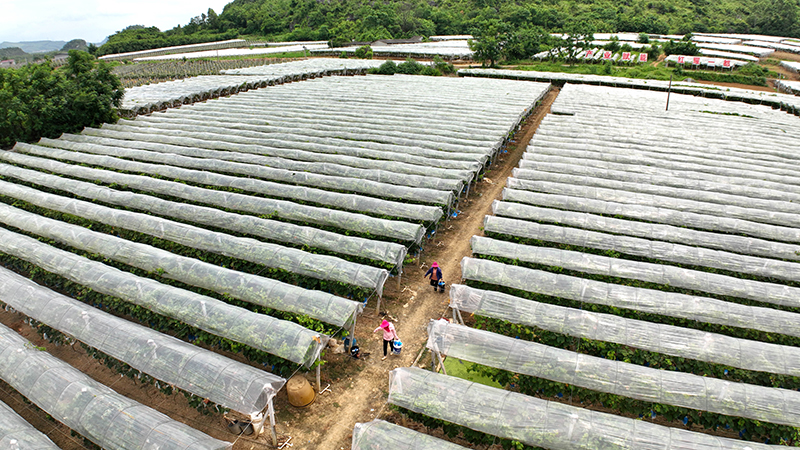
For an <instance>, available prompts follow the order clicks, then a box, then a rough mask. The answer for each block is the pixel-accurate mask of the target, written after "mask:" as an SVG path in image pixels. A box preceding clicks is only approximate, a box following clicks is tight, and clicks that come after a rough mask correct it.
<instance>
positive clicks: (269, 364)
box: [0, 253, 297, 376]
mask: <svg viewBox="0 0 800 450" xmlns="http://www.w3.org/2000/svg"><path fill="white" fill-rule="evenodd" d="M0 264H1V265H3V266H4V267H7V268H8V269H10V270H13V271H14V272H17V273H19V274H22V275H24V276H27V277H28V278H29V279H31V280H33V281H34V282H36V283H38V284H40V285H42V286H46V287H48V288H49V289H52V290H54V291H57V292H60V293H62V294H64V295H68V296H70V297H72V298H75V299H76V300H79V301H81V302H83V303H86V304H88V305H90V306H93V307H95V308H98V309H101V310H105V311H107V312H109V313H111V314H114V315H116V316H118V317H123V318H127V319H129V320H131V319H132V321H134V322H136V323H139V324H141V325H144V326H147V327H150V328H152V329H154V330H156V331H160V332H162V333H166V334H170V335H172V336H174V337H176V338H178V339H182V340H184V341H187V342H190V343H196V344H200V343H202V344H204V345H206V346H207V347H209V348H216V349H218V350H219V351H222V352H232V353H241V354H242V355H243V356H244V357H245V358H246V359H247V360H248V361H250V362H252V363H256V364H261V365H262V366H263V367H265V368H266V370H267V371H268V372H271V373H274V374H276V375H278V376H288V375H291V374H292V373H293V372H294V370H295V369H296V368H297V364H295V363H293V362H291V361H287V360H285V359H283V358H280V357H278V356H275V355H271V354H269V353H267V352H264V351H261V350H258V349H255V348H253V347H250V346H248V345H245V344H241V343H238V342H234V341H232V340H230V339H226V338H222V337H219V336H216V335H213V334H211V333H208V332H205V331H203V330H200V329H198V328H195V327H192V326H190V325H187V324H185V323H183V322H181V321H178V320H175V319H171V318H169V317H166V316H163V315H161V314H157V313H154V312H152V311H150V310H148V309H146V308H144V307H142V306H138V305H134V304H132V303H128V302H126V301H124V300H122V299H119V298H117V297H112V296H109V295H104V294H101V293H99V292H96V291H94V290H92V289H89V288H87V287H85V286H82V285H80V284H78V283H74V282H72V281H70V280H68V279H66V278H64V277H62V276H60V275H56V274H54V273H51V272H47V271H45V270H44V269H42V268H41V267H38V266H36V265H33V264H31V263H28V262H27V261H24V260H22V259H19V258H16V257H13V256H10V255H7V254H5V253H0ZM256 312H257V311H256Z"/></svg>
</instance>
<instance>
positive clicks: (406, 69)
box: [397, 58, 426, 75]
mask: <svg viewBox="0 0 800 450" xmlns="http://www.w3.org/2000/svg"><path fill="white" fill-rule="evenodd" d="M425 68H426V66H424V65H422V64H420V63H418V62H417V61H415V60H413V59H411V58H408V59H407V60H406V61H405V62H403V63H401V64H398V65H397V73H402V74H405V75H419V74H421V73H422V72H423V71H424V70H425Z"/></svg>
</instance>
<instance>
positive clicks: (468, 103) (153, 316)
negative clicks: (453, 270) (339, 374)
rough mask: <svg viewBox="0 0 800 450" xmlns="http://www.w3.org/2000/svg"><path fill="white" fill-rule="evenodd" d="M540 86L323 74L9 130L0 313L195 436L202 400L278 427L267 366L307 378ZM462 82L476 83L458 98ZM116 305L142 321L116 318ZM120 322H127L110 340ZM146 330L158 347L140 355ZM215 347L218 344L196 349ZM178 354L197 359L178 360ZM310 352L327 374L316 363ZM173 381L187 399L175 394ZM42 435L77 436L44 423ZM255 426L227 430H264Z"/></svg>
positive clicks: (213, 427)
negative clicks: (70, 128) (73, 122)
mask: <svg viewBox="0 0 800 450" xmlns="http://www.w3.org/2000/svg"><path fill="white" fill-rule="evenodd" d="M548 89H549V85H546V84H535V83H527V82H509V81H492V80H489V81H488V82H487V81H485V80H466V79H457V78H441V77H439V78H428V77H404V76H396V77H382V76H368V77H326V78H322V79H317V80H313V81H311V80H309V81H305V82H302V83H292V84H287V85H282V86H274V87H271V88H266V89H260V90H257V91H250V92H248V93H247V94H239V95H238V96H233V97H229V98H225V99H219V100H214V101H209V102H207V103H202V104H196V105H193V106H191V107H184V108H181V109H173V110H169V111H168V112H166V113H160V114H154V115H151V116H147V117H140V118H138V119H136V120H131V121H121V122H120V123H118V124H116V125H106V126H104V127H103V128H101V129H87V130H84V132H83V133H82V134H80V135H65V136H62V137H61V138H59V139H47V140H42V141H40V142H38V143H37V144H33V145H29V144H19V145H18V146H17V147H16V148H15V149H14V150H13V151H9V152H4V153H3V154H2V155H0V157H2V159H3V163H2V164H0V165H1V166H2V169H0V171H2V175H0V176H2V179H1V180H0V184H1V185H2V188H1V189H2V191H3V192H2V194H0V195H1V196H2V200H3V201H2V204H0V207H2V209H3V213H2V214H0V216H2V217H3V219H2V221H3V224H2V229H0V232H1V233H2V234H3V237H4V239H3V241H4V242H5V243H6V244H7V245H4V246H3V247H2V249H0V252H2V257H3V266H4V267H5V269H3V273H2V274H1V275H2V276H3V280H4V283H3V287H4V291H3V292H2V297H0V300H2V301H3V303H4V304H5V305H6V312H5V314H3V323H5V324H6V325H8V326H10V327H11V328H12V329H13V330H14V331H16V332H21V333H22V334H24V335H25V337H28V338H30V339H31V340H32V341H33V344H24V343H23V344H20V345H22V346H23V347H26V348H28V347H31V348H34V347H35V348H37V349H46V350H48V351H49V352H52V353H53V354H55V355H58V356H59V357H62V358H66V359H68V360H73V359H74V360H75V361H76V363H79V366H80V367H81V371H83V372H85V373H90V374H93V375H95V376H96V377H97V378H100V379H102V380H103V381H104V383H103V384H106V385H111V386H112V387H116V388H118V389H121V392H122V393H124V394H125V395H129V396H132V397H134V398H135V399H138V400H139V401H140V402H141V403H144V404H145V405H148V406H153V407H160V408H162V412H164V413H166V414H168V415H170V416H173V417H175V418H176V419H177V420H178V421H180V422H184V423H189V424H190V425H192V426H194V427H195V428H199V429H201V430H202V431H203V432H205V433H208V434H209V435H211V436H212V437H213V438H214V439H218V440H219V439H221V440H227V441H232V440H233V437H232V436H231V435H230V434H228V433H227V432H226V431H225V421H224V420H223V419H222V416H221V415H219V414H218V413H215V411H216V410H220V409H229V410H230V411H229V413H228V414H229V417H239V418H241V417H242V416H244V417H248V415H250V416H252V415H253V414H256V415H257V414H258V412H259V411H261V412H262V413H265V414H267V416H271V415H272V414H273V413H275V414H276V415H277V421H276V422H277V423H276V425H277V431H278V434H279V435H280V436H277V435H276V436H275V437H276V438H278V437H280V438H283V437H284V435H288V434H289V433H292V428H291V427H290V426H288V425H286V424H285V423H280V420H281V418H282V417H284V416H285V415H286V414H288V412H287V410H288V409H290V408H291V407H288V406H287V405H286V404H285V403H284V400H283V399H281V398H278V399H277V400H276V399H275V395H276V392H278V391H280V389H281V386H282V384H283V383H284V382H285V380H286V379H288V378H289V377H290V376H291V375H292V374H294V373H295V372H296V371H297V370H298V369H301V368H302V370H303V371H307V370H310V373H309V375H308V377H309V379H311V380H312V382H313V380H314V378H315V375H314V367H315V366H317V365H318V364H319V362H318V358H319V357H320V353H321V351H322V349H323V347H324V346H325V344H327V342H328V337H329V336H334V335H336V336H341V334H342V333H345V334H346V333H350V334H352V333H353V331H354V330H355V335H356V336H357V337H358V338H360V339H364V338H368V336H369V335H368V333H367V332H364V329H365V327H366V328H369V326H371V325H372V324H371V323H370V324H369V325H366V326H365V325H362V324H359V317H361V316H362V315H363V311H364V308H365V306H366V307H367V308H368V309H371V310H373V312H372V313H371V314H372V317H375V316H376V314H375V311H374V310H375V309H379V310H381V311H383V310H386V308H387V307H388V308H391V309H394V308H395V307H396V306H397V305H396V304H395V302H394V301H392V302H390V303H389V304H388V305H385V306H384V307H383V308H379V302H380V301H381V298H382V297H383V293H384V291H385V290H386V289H387V285H389V286H391V288H390V289H391V290H393V292H396V291H397V290H398V287H397V286H398V284H399V283H402V282H404V281H405V278H404V277H405V276H406V275H405V274H404V273H403V271H402V269H403V266H404V264H405V263H406V262H407V260H409V258H412V257H413V256H415V255H417V254H418V253H419V252H420V251H423V245H424V244H423V239H428V238H432V237H435V236H437V233H439V234H441V233H443V232H444V231H446V230H447V227H451V226H452V225H450V224H451V223H452V222H449V221H448V218H451V220H455V218H457V217H458V216H459V213H460V209H461V207H463V206H464V205H466V204H467V203H468V202H469V200H468V198H469V197H468V191H469V190H470V188H475V186H477V184H478V180H477V178H478V175H479V174H480V173H482V172H483V171H484V169H485V168H486V167H487V165H488V164H489V163H490V162H491V161H492V160H494V159H495V158H497V157H499V156H500V155H501V154H502V151H503V149H504V146H505V144H506V139H507V138H508V136H509V135H510V134H511V133H513V132H514V131H515V129H516V127H517V125H518V124H519V122H520V120H522V118H523V117H524V116H525V115H527V114H528V112H529V111H530V110H531V109H532V108H533V107H534V106H535V104H536V103H537V102H538V101H540V100H541V99H542V98H543V96H544V95H545V94H546V93H547V91H548ZM465 90H467V91H471V92H476V93H478V94H477V95H475V96H473V97H472V98H469V99H467V98H464V97H462V96H461V95H460V93H461V92H463V91H465ZM354 93H359V95H358V96H355V97H354ZM386 104H392V105H393V108H392V109H386V108H385V105H386ZM292 105H302V106H297V107H293V106H292ZM310 105H314V106H310ZM222 111H226V112H222ZM425 111H429V112H435V114H434V115H432V116H431V115H429V113H426V112H425ZM9 269H10V270H9ZM16 273H18V274H22V275H25V276H27V277H30V278H31V279H32V280H33V281H35V282H38V283H39V285H40V286H37V285H33V284H30V282H29V281H27V280H25V279H23V278H20V277H18V276H17V275H16ZM23 292H24V293H25V295H24V296H23V295H20V294H21V293H23ZM70 297H73V298H76V299H77V300H80V301H76V300H73V299H70ZM66 311H69V313H66ZM50 312H52V314H50ZM20 313H21V314H24V316H21V315H20ZM104 313H111V314H104ZM116 316H118V317H116ZM119 317H121V318H122V319H125V320H123V322H115V321H119V320H122V319H119ZM90 319H91V324H92V325H91V327H87V326H85V325H84V326H83V327H81V326H80V324H82V323H84V321H87V320H90ZM131 319H133V321H134V322H138V323H139V324H140V325H138V326H141V327H142V329H136V328H132V329H128V328H126V326H125V324H126V323H127V321H128V320H131ZM357 325H358V326H359V328H356V327H357ZM31 328H33V329H39V330H40V331H44V335H43V336H37V335H36V334H32V333H31ZM101 330H102V331H103V333H108V337H107V338H102V336H103V334H98V333H100V331H101ZM115 330H118V331H117V332H116V334H115V333H113V331H115ZM137 330H138V331H137ZM148 330H149V331H148ZM147 333H155V334H153V335H152V336H149V335H147ZM125 334H130V335H131V336H137V337H138V336H139V335H141V336H142V339H137V340H131V341H130V342H126V344H125V345H124V346H123V348H118V347H119V346H120V345H121V342H124V339H122V336H124V335H125ZM148 336H149V337H148ZM170 336H174V337H170ZM175 337H177V338H179V339H175ZM43 338H46V339H43ZM95 338H97V339H95ZM162 341H163V342H162ZM151 342H157V343H159V344H156V348H160V347H161V348H163V350H162V351H158V350H156V351H155V352H154V354H155V355H159V354H163V357H164V358H167V359H163V360H161V359H157V360H155V361H150V360H149V359H148V358H144V355H146V354H148V352H150V351H151V350H152V349H150V347H151V344H150V343H151ZM186 342H188V343H195V344H199V346H197V347H195V346H192V345H186V344H185V343H186ZM105 343H107V344H109V345H108V346H104V345H105ZM114 343H116V344H114ZM365 344H366V343H365ZM168 347H169V348H172V349H173V350H169V351H167V350H166V349H167V348H168ZM365 347H367V345H365ZM194 348H196V349H197V350H194V353H192V352H193V349H194ZM200 349H207V350H211V351H207V350H203V352H201V353H197V352H198V351H199V350H200ZM117 350H120V351H117ZM122 350H124V351H122ZM36 351H41V350H36ZM36 351H34V352H33V353H34V355H35V352H36ZM142 352H145V353H142ZM71 353H74V354H71ZM88 354H92V355H95V356H98V357H100V358H101V360H102V361H104V362H105V363H106V364H107V365H108V366H109V367H110V368H112V369H113V370H116V371H120V374H117V373H114V371H107V370H105V369H104V368H103V367H102V366H101V365H100V364H98V363H97V362H95V363H92V362H91V360H90V359H88V358H87V357H86V355H88ZM215 355H220V356H221V357H223V359H222V360H219V361H218V362H216V363H212V362H210V361H212V360H213V358H218V357H220V356H215ZM330 357H333V358H335V356H330ZM330 357H329V356H323V358H330ZM168 358H172V359H168ZM202 358H211V359H208V361H209V362H206V363H201V362H200V361H202V360H203V359H202ZM230 358H232V359H230ZM189 360H192V361H197V362H198V364H200V365H199V366H198V367H197V368H193V369H191V368H189V366H185V365H184V363H182V362H181V363H179V361H189ZM233 360H235V361H238V362H237V363H234V362H233ZM226 361H227V362H226ZM148 362H155V367H150V366H148V365H147V364H146V363H148ZM253 366H254V367H257V368H260V369H262V370H255V371H253V370H252V367H253ZM213 367H216V368H217V369H218V370H221V371H222V372H220V373H218V374H215V373H213V372H211V370H212V368H213ZM226 367H227V373H226V372H225V370H223V369H225V368H226ZM182 368H185V369H186V371H185V372H184V373H181V370H180V369H182ZM232 368H235V370H233V371H231V369H232ZM12 369H13V367H12V368H9V370H11V371H10V372H7V375H6V377H4V379H6V381H7V382H8V386H5V389H4V392H5V394H6V397H7V398H5V400H6V401H9V402H10V403H14V402H16V403H19V402H20V399H19V398H18V397H16V396H15V395H13V394H11V393H10V389H11V388H14V389H16V390H18V391H21V392H24V393H26V395H28V396H34V393H35V392H38V391H37V390H36V389H37V387H35V388H33V390H27V391H26V390H25V389H23V385H21V384H19V380H18V377H19V375H18V373H16V372H13V370H12ZM264 369H266V370H264ZM321 369H322V370H319V369H318V371H317V373H318V374H320V373H321V376H322V379H323V380H332V379H334V375H335V373H334V371H335V365H332V366H331V369H330V371H329V370H327V368H326V367H325V366H323V367H321ZM198 372H201V374H202V377H201V378H198V379H191V376H190V375H193V374H194V375H199V374H198ZM258 373H263V374H264V375H263V376H261V379H257V377H256V375H258ZM248 374H249V375H248ZM126 375H127V376H126ZM268 375H271V376H274V377H272V378H270V377H269V376H268ZM226 376H227V377H230V381H226V382H225V383H224V384H223V385H219V384H217V382H219V380H222V379H223V377H226ZM120 377H122V378H120ZM247 377H249V378H247ZM213 380H216V382H211V381H213ZM215 387H222V388H223V389H221V390H220V392H215V391H214V388H215ZM176 391H177V392H176ZM170 392H173V395H172V396H169V395H168V394H169V393H170ZM180 392H183V393H185V396H186V398H187V399H188V405H189V407H188V408H187V406H183V407H180V406H176V403H180V402H178V401H177V400H174V397H178V396H176V395H174V393H180ZM231 394H235V395H231ZM226 395H227V397H226ZM180 397H181V398H182V397H183V395H181V396H180ZM154 399H159V400H158V401H154ZM273 400H275V401H277V402H278V405H277V406H276V407H273ZM320 403H322V401H320ZM67 406H68V407H69V406H70V405H69V403H67ZM42 408H43V409H45V410H46V411H48V412H51V411H50V410H49V407H48V406H47V405H43V406H42ZM23 409H26V410H30V409H31V408H30V407H29V408H23ZM34 409H35V408H34ZM187 409H188V411H187ZM192 409H197V412H199V413H200V414H199V415H197V414H194V413H193V412H191V411H192ZM28 412H30V411H28ZM204 413H211V415H208V416H205V415H203V414H204ZM51 414H52V413H51ZM55 417H62V416H61V415H60V414H56V415H55ZM251 418H252V417H251ZM269 419H270V417H266V418H264V420H267V421H269ZM62 421H63V422H65V423H67V424H68V425H69V422H68V421H66V419H65V418H62ZM34 422H35V420H34ZM72 426H73V428H74V427H76V426H77V425H72ZM131 426H133V425H131ZM267 426H269V423H268V424H267ZM350 428H351V429H352V424H351V425H350ZM80 430H81V431H82V434H84V436H85V435H86V434H88V435H89V436H86V437H88V438H89V440H96V441H100V442H102V443H103V445H104V446H106V447H109V448H114V444H113V443H111V442H112V441H104V440H102V439H101V438H100V437H99V436H97V435H95V433H94V432H93V431H92V430H84V429H80ZM49 435H50V436H51V437H54V439H55V438H57V439H56V440H57V443H58V445H61V446H64V447H65V448H67V446H68V445H69V446H73V447H74V448H82V447H81V446H80V442H79V441H78V440H76V439H74V436H69V431H66V432H65V431H64V430H63V429H62V428H59V427H55V426H53V427H52V428H51V429H50V434H49ZM59 439H60V440H59ZM110 439H112V440H113V437H112V438H110ZM269 439H270V433H269V432H266V433H265V434H264V435H263V436H262V437H260V438H259V440H258V441H256V440H250V441H248V440H247V438H246V437H242V438H241V445H248V446H249V445H260V446H263V447H264V448H267V447H269V445H270V444H269ZM209 442H217V441H214V440H210V441H209ZM209 445H213V444H209ZM197 448H201V447H197ZM209 448H210V447H209ZM220 448H221V447H220ZM236 448H239V447H238V446H237V447H236ZM242 448H245V447H242ZM247 448H250V447H247Z"/></svg>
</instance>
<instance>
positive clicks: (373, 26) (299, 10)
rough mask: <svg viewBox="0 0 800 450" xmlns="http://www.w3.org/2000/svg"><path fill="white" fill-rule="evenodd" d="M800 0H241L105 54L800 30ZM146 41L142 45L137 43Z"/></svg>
mask: <svg viewBox="0 0 800 450" xmlns="http://www.w3.org/2000/svg"><path fill="white" fill-rule="evenodd" d="M799 10H800V0H757V1H752V0H582V1H580V0H578V1H576V0H524V1H523V0H416V1H414V0H406V1H397V0H388V1H375V0H373V1H369V2H367V1H364V0H234V1H233V2H231V3H229V4H228V5H227V6H225V9H224V11H223V12H222V13H221V14H219V15H217V14H216V13H215V12H214V11H213V10H209V11H208V14H202V15H201V16H198V17H195V18H193V19H191V21H190V22H189V23H188V24H187V25H186V26H184V27H177V28H174V29H172V30H168V31H166V32H160V31H159V30H158V29H155V28H144V27H129V28H135V29H130V30H124V31H123V32H120V33H117V34H115V35H113V36H111V37H110V39H109V42H108V43H107V44H106V45H104V46H103V47H101V49H100V50H101V51H100V53H101V54H106V53H116V52H120V51H134V50H141V49H144V48H154V47H157V46H161V45H180V44H185V43H192V42H203V41H211V40H221V39H228V38H231V37H235V36H238V35H251V36H252V35H257V36H263V37H266V38H272V39H281V40H334V41H340V42H341V41H350V40H357V41H373V40H377V39H383V38H402V37H410V36H415V35H422V36H430V35H441V34H468V33H474V34H481V33H480V32H479V31H480V30H481V29H485V28H486V27H487V25H488V24H494V25H495V26H501V27H507V28H509V29H511V30H514V31H522V30H527V29H531V30H534V29H537V30H540V29H543V30H545V31H567V30H569V29H570V27H573V26H575V25H576V24H581V25H588V26H590V27H591V28H593V30H594V31H595V32H623V31H631V32H645V33H654V34H684V33H689V32H727V33H756V34H771V35H782V36H790V37H800V23H798V17H800V14H798V11H799ZM137 47H141V48H137Z"/></svg>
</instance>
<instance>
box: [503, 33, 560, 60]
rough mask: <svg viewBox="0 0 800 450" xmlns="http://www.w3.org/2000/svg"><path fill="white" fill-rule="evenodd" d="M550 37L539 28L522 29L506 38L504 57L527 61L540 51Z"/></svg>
mask: <svg viewBox="0 0 800 450" xmlns="http://www.w3.org/2000/svg"><path fill="white" fill-rule="evenodd" d="M549 37H550V35H549V34H548V33H546V32H545V31H544V30H543V29H542V28H540V27H533V28H522V29H518V30H515V31H514V32H512V33H511V34H510V35H509V36H508V41H507V42H506V46H505V55H506V57H507V58H508V59H514V60H520V59H528V58H530V57H531V56H533V55H535V54H537V53H539V52H540V51H542V46H543V45H544V44H546V43H547V41H548V39H549Z"/></svg>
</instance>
